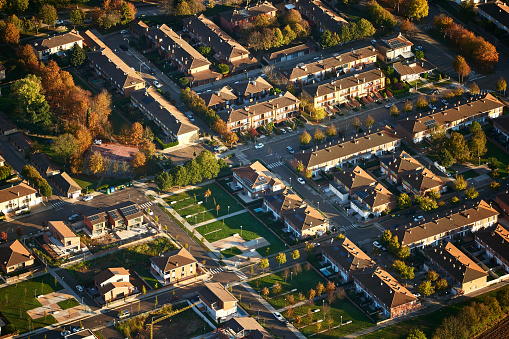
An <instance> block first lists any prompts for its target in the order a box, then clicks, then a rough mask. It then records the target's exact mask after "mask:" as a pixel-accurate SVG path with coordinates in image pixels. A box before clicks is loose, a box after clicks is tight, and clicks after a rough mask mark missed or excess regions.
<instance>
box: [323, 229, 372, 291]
mask: <svg viewBox="0 0 509 339" xmlns="http://www.w3.org/2000/svg"><path fill="white" fill-rule="evenodd" d="M320 249H321V251H322V259H323V261H325V265H324V266H326V267H329V266H330V268H332V270H333V271H334V272H336V273H339V274H340V276H341V279H342V281H343V282H345V283H346V282H348V281H351V280H352V273H355V272H357V271H359V270H362V269H364V268H367V267H371V266H374V265H375V261H374V260H373V259H371V258H370V257H369V256H368V255H367V254H366V253H364V252H363V251H362V250H361V249H360V248H359V247H358V246H357V245H355V244H354V243H353V242H352V241H351V240H350V239H348V238H346V237H345V238H343V239H340V240H336V241H332V240H331V242H330V243H329V244H323V245H322V246H320Z"/></svg>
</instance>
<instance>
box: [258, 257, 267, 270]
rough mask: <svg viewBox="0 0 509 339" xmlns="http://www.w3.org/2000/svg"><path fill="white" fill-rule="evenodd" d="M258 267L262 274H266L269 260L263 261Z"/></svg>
mask: <svg viewBox="0 0 509 339" xmlns="http://www.w3.org/2000/svg"><path fill="white" fill-rule="evenodd" d="M258 266H260V268H261V269H262V272H263V273H265V269H266V268H267V267H269V259H262V260H260V262H259V263H258Z"/></svg>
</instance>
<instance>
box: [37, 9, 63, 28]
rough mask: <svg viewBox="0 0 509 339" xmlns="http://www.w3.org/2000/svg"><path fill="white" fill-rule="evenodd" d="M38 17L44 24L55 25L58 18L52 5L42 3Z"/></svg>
mask: <svg viewBox="0 0 509 339" xmlns="http://www.w3.org/2000/svg"><path fill="white" fill-rule="evenodd" d="M39 18H41V19H42V22H44V23H45V24H46V25H49V26H55V23H56V22H57V19H58V14H57V10H56V9H55V7H53V6H52V5H48V4H45V5H42V7H41V9H39Z"/></svg>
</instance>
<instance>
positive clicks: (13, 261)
mask: <svg viewBox="0 0 509 339" xmlns="http://www.w3.org/2000/svg"><path fill="white" fill-rule="evenodd" d="M32 259H34V257H33V256H32V254H31V253H30V252H29V251H28V250H27V249H26V248H25V246H23V244H22V243H21V242H19V240H14V241H10V242H4V243H2V244H0V263H2V264H3V265H5V267H10V266H13V265H18V264H21V263H24V262H26V261H28V260H32Z"/></svg>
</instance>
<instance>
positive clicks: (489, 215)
mask: <svg viewBox="0 0 509 339" xmlns="http://www.w3.org/2000/svg"><path fill="white" fill-rule="evenodd" d="M498 214H499V213H498V212H497V211H496V210H495V209H494V208H493V207H491V205H490V204H488V203H487V202H486V201H484V200H481V201H480V202H477V203H474V204H473V205H471V206H469V207H467V206H463V207H461V208H460V209H459V210H457V211H456V212H455V213H453V212H452V210H451V211H450V212H446V213H443V214H441V215H436V217H433V218H431V220H430V221H427V220H424V219H423V220H422V221H421V222H419V223H416V224H412V223H410V224H408V225H405V226H403V227H397V228H396V229H394V230H393V231H392V234H393V235H397V236H398V240H399V243H400V245H401V246H408V248H409V249H410V251H413V250H415V249H423V248H424V247H426V246H431V245H438V243H439V241H440V240H442V239H445V240H449V241H450V240H452V239H454V238H455V237H458V236H461V237H463V236H465V235H466V234H467V233H469V232H476V231H478V230H481V229H483V228H487V227H490V226H492V225H494V224H496V223H497V220H498Z"/></svg>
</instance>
